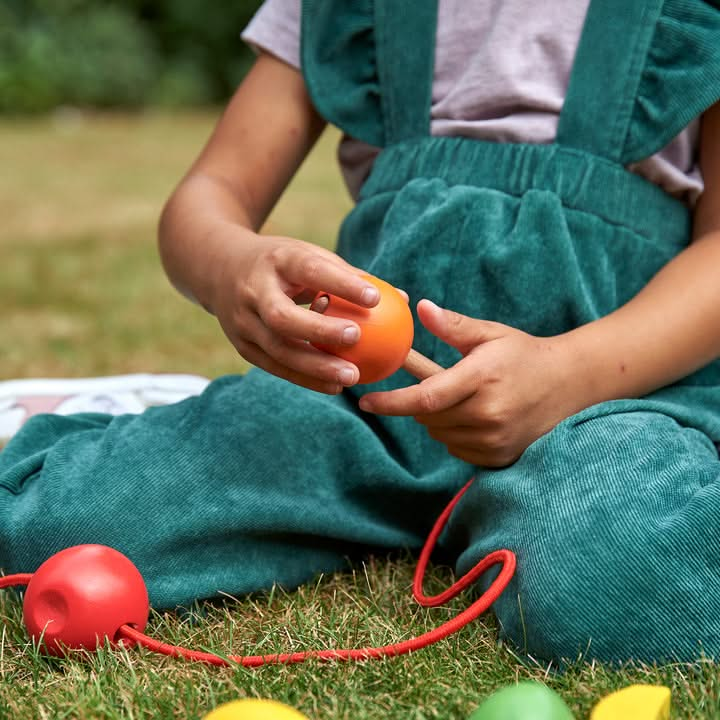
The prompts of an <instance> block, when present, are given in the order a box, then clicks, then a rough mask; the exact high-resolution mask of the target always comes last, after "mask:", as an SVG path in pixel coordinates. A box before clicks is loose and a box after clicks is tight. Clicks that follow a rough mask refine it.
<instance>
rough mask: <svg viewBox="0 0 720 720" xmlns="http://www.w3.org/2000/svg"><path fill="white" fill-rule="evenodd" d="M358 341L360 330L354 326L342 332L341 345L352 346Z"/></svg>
mask: <svg viewBox="0 0 720 720" xmlns="http://www.w3.org/2000/svg"><path fill="white" fill-rule="evenodd" d="M359 339H360V330H359V329H358V328H356V327H355V326H354V325H351V326H350V327H346V328H345V329H344V330H343V334H342V341H343V345H352V344H354V343H356V342H357V341H358V340H359Z"/></svg>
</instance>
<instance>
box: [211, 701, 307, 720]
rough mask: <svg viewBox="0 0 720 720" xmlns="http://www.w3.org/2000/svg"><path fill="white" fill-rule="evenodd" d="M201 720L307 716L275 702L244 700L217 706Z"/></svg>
mask: <svg viewBox="0 0 720 720" xmlns="http://www.w3.org/2000/svg"><path fill="white" fill-rule="evenodd" d="M203 720H308V718H307V716H305V715H303V714H302V713H301V712H299V711H298V710H296V709H295V708H291V707H290V706H289V705H285V704H284V703H281V702H278V701H277V700H261V699H257V698H245V699H243V700H233V701H232V702H229V703H225V704H224V705H219V706H218V707H216V708H215V709H214V710H213V711H212V712H210V713H209V714H208V715H205V717H204V718H203Z"/></svg>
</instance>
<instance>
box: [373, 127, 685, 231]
mask: <svg viewBox="0 0 720 720" xmlns="http://www.w3.org/2000/svg"><path fill="white" fill-rule="evenodd" d="M422 177H427V178H440V179H442V180H444V181H445V182H447V183H448V184H449V185H472V186H475V187H485V188H490V189H493V190H498V191H500V192H504V193H507V194H509V195H515V196H518V197H519V196H522V195H524V194H525V193H526V192H528V191H530V190H545V191H549V192H552V193H554V194H555V195H556V196H557V197H558V198H559V200H560V202H561V203H562V204H563V206H565V207H567V208H570V209H573V210H577V211H580V212H587V213H590V214H592V215H595V216H597V217H599V218H601V219H603V220H605V221H607V222H610V223H613V224H617V225H622V226H625V227H628V228H629V229H631V230H633V231H635V232H637V233H639V234H641V235H645V236H652V237H663V238H665V239H667V240H668V241H674V242H678V243H683V244H684V243H686V242H687V239H688V237H689V233H690V229H691V214H690V211H689V209H688V208H687V207H686V206H685V205H684V204H683V203H682V202H680V201H679V200H677V199H675V198H674V197H672V196H671V195H669V194H668V193H666V192H665V191H664V190H662V188H660V187H658V186H657V185H654V184H653V183H651V182H649V181H648V180H645V178H643V177H641V176H640V175H637V174H635V173H632V172H630V171H628V170H626V169H625V168H624V167H622V166H621V165H618V164H616V163H613V162H611V161H609V160H605V159H604V158H602V157H599V156H597V155H592V154H590V153H588V152H585V151H583V150H577V149H574V148H568V147H564V146H561V145H556V144H548V145H535V144H522V143H493V142H485V141H480V140H471V139H469V138H455V137H428V138H421V139H419V140H408V141H405V142H402V143H398V144H396V145H392V146H390V147H388V148H385V149H384V150H383V151H382V152H381V153H380V155H379V156H378V157H377V159H376V160H375V164H374V166H373V170H372V172H371V174H370V177H369V178H368V179H367V180H366V182H365V184H364V186H363V188H362V191H361V193H360V200H361V201H362V200H363V199H364V198H368V197H371V196H373V195H376V194H379V193H383V192H392V191H397V190H400V189H401V188H402V187H404V186H405V185H406V184H407V183H408V182H409V181H410V180H412V179H414V178H422Z"/></svg>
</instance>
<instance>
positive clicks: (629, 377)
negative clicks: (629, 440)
mask: <svg viewBox="0 0 720 720" xmlns="http://www.w3.org/2000/svg"><path fill="white" fill-rule="evenodd" d="M719 268H720V230H715V231H713V232H708V233H707V234H706V235H704V236H703V237H701V238H698V239H697V240H696V241H695V242H693V243H692V244H691V245H690V246H689V247H688V248H687V249H686V250H685V251H683V252H682V253H681V254H680V255H678V256H677V257H676V258H675V259H674V260H672V261H671V262H670V263H668V264H667V265H666V266H665V267H664V268H663V269H662V270H661V271H660V272H659V273H658V274H657V275H656V276H655V277H654V278H653V279H652V280H651V282H650V283H648V285H647V286H646V287H645V288H643V290H642V291H641V292H640V293H638V295H637V296H635V297H634V298H633V299H632V300H631V301H630V302H628V303H627V304H626V305H624V306H622V307H621V308H619V309H618V310H616V311H615V312H613V313H611V314H610V315H607V316H606V317H604V318H601V319H599V320H597V321H595V322H591V323H588V324H587V325H584V326H581V327H579V328H577V329H576V330H573V331H571V332H569V333H567V334H566V335H565V336H562V338H563V341H564V342H566V343H567V350H568V354H567V357H569V358H571V360H570V366H569V367H568V382H569V383H570V385H571V386H572V388H573V391H574V392H576V393H578V394H579V397H581V398H582V402H581V404H582V405H583V406H589V405H592V404H595V403H597V402H602V401H604V400H611V399H617V398H626V397H639V396H642V395H646V394H648V393H650V392H652V391H653V390H657V389H658V388H661V387H664V386H665V385H669V384H671V383H673V382H675V381H676V380H679V379H680V378H682V377H685V376H686V375H689V374H690V373H692V372H694V371H695V370H697V369H699V368H700V367H702V366H704V365H706V364H707V363H709V362H710V361H711V360H713V359H715V358H717V357H720V282H719V278H720V270H719ZM558 339H560V338H558Z"/></svg>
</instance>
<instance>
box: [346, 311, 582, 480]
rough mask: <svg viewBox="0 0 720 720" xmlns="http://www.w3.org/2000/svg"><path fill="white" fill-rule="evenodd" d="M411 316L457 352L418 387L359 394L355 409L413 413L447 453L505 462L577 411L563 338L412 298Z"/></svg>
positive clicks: (492, 462) (490, 464) (572, 374)
mask: <svg viewBox="0 0 720 720" xmlns="http://www.w3.org/2000/svg"><path fill="white" fill-rule="evenodd" d="M418 314H419V316H420V320H421V321H422V323H423V325H424V326H425V327H426V328H427V329H428V330H430V332H432V333H433V334H434V335H436V336H437V337H439V338H440V339H441V340H443V341H444V342H446V343H448V344H450V345H452V346H453V347H455V348H456V349H457V350H459V351H460V352H461V353H462V354H463V356H464V357H463V358H462V359H461V360H460V361H459V362H458V363H457V364H456V365H454V366H453V367H451V368H448V369H447V370H444V371H442V372H440V373H438V374H437V375H433V376H432V377H430V378H428V379H426V380H423V382H421V383H419V384H418V385H413V386H410V387H407V388H402V389H399V390H392V391H389V392H378V393H369V394H368V395H365V396H364V397H363V398H362V399H361V401H360V407H361V409H362V410H365V411H368V412H373V413H377V414H379V415H406V416H413V417H414V418H415V420H417V421H418V422H419V423H421V424H422V425H424V426H425V427H426V428H427V431H428V433H429V434H430V436H431V437H433V438H434V439H435V440H438V441H439V442H441V443H443V444H445V445H446V446H447V449H448V451H449V452H450V454H451V455H454V456H456V457H458V458H461V459H462V460H465V461H466V462H469V463H472V464H473V465H480V466H484V467H504V466H506V465H510V464H512V463H513V462H515V461H516V460H517V459H518V458H519V457H520V455H522V453H523V451H524V450H525V449H526V448H527V447H528V446H529V445H530V444H531V443H532V442H533V441H534V440H536V439H537V438H539V437H540V436H541V435H543V434H545V433H546V432H548V431H549V430H551V429H552V428H553V427H554V426H555V425H557V424H558V423H559V422H560V421H562V420H564V419H565V418H566V417H569V416H570V415H572V414H573V413H575V412H577V411H579V410H580V409H582V407H583V403H582V400H581V399H580V397H579V396H580V393H579V392H578V391H577V388H576V384H575V383H574V382H573V380H574V379H576V375H577V373H576V372H575V368H574V367H573V366H572V360H573V357H572V354H571V353H570V352H569V349H568V345H567V344H566V343H565V342H564V336H562V335H559V336H555V337H547V338H544V337H535V336H533V335H528V334H527V333H524V332H522V331H520V330H517V329H515V328H512V327H509V326H507V325H502V324H500V323H496V322H488V321H485V320H476V319H473V318H470V317H468V316H466V315H460V314H459V313H455V312H452V311H450V310H444V309H442V308H440V307H438V306H437V305H435V304H434V303H431V302H430V301H428V300H422V301H421V302H420V303H419V304H418Z"/></svg>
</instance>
